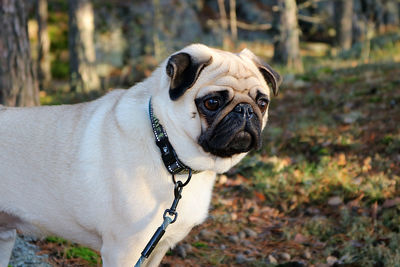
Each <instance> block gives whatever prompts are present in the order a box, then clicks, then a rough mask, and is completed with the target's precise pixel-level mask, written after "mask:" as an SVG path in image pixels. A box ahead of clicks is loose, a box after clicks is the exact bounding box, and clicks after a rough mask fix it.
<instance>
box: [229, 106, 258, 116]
mask: <svg viewBox="0 0 400 267" xmlns="http://www.w3.org/2000/svg"><path fill="white" fill-rule="evenodd" d="M233 111H234V112H237V113H240V114H243V115H245V116H246V117H247V118H251V117H252V116H253V114H254V110H253V107H252V106H251V105H250V104H248V103H240V104H238V105H237V106H236V107H235V108H234V109H233Z"/></svg>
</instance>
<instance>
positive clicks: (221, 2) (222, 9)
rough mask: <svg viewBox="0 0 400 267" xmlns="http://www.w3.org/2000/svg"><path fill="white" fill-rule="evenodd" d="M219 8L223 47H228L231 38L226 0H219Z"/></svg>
mask: <svg viewBox="0 0 400 267" xmlns="http://www.w3.org/2000/svg"><path fill="white" fill-rule="evenodd" d="M218 9H219V16H220V21H221V27H222V47H223V48H224V49H228V48H229V46H230V45H229V44H230V40H229V38H228V18H227V15H226V9H225V1H224V0H218Z"/></svg>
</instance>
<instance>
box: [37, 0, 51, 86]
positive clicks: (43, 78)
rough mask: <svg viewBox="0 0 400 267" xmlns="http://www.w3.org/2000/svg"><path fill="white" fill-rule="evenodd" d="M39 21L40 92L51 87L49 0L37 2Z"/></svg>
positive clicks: (38, 0)
mask: <svg viewBox="0 0 400 267" xmlns="http://www.w3.org/2000/svg"><path fill="white" fill-rule="evenodd" d="M36 9H37V11H36V13H37V14H36V15H37V21H38V80H39V88H40V90H44V89H46V88H48V87H49V83H50V80H51V67H50V54H49V51H50V39H49V33H48V31H47V0H37V3H36Z"/></svg>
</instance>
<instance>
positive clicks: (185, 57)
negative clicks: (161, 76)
mask: <svg viewBox="0 0 400 267" xmlns="http://www.w3.org/2000/svg"><path fill="white" fill-rule="evenodd" d="M211 59H212V58H210V59H209V60H208V61H206V62H197V61H196V60H195V59H194V58H193V57H192V56H191V55H189V54H188V53H183V52H182V53H178V54H175V55H172V56H171V57H170V59H169V60H168V63H167V69H166V71H167V75H168V76H169V77H170V78H171V84H170V88H169V97H170V98H171V99H172V100H176V99H178V98H179V97H180V96H182V95H183V94H184V93H185V92H186V90H188V89H189V88H190V87H192V86H193V84H194V83H195V82H196V80H197V78H198V77H199V75H200V72H201V71H202V70H203V69H204V67H206V66H207V65H209V64H210V63H211Z"/></svg>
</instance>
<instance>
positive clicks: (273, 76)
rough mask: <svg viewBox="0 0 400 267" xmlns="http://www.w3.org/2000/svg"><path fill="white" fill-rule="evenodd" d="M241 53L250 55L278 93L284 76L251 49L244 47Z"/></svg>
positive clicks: (275, 93)
mask: <svg viewBox="0 0 400 267" xmlns="http://www.w3.org/2000/svg"><path fill="white" fill-rule="evenodd" d="M240 54H244V55H245V56H247V57H249V58H250V59H251V60H252V61H253V62H254V64H255V65H256V66H257V68H258V70H259V71H260V72H261V74H262V75H263V77H264V79H265V81H266V82H267V84H268V85H269V86H270V87H271V88H272V92H273V93H274V95H277V94H278V89H279V85H281V83H282V77H281V75H279V73H277V72H276V71H275V70H273V69H272V68H271V66H270V65H268V64H267V63H265V62H264V61H262V60H261V59H260V58H259V57H257V56H256V55H254V54H253V52H251V51H250V50H249V49H247V48H245V49H243V50H242V51H241V52H240Z"/></svg>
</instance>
